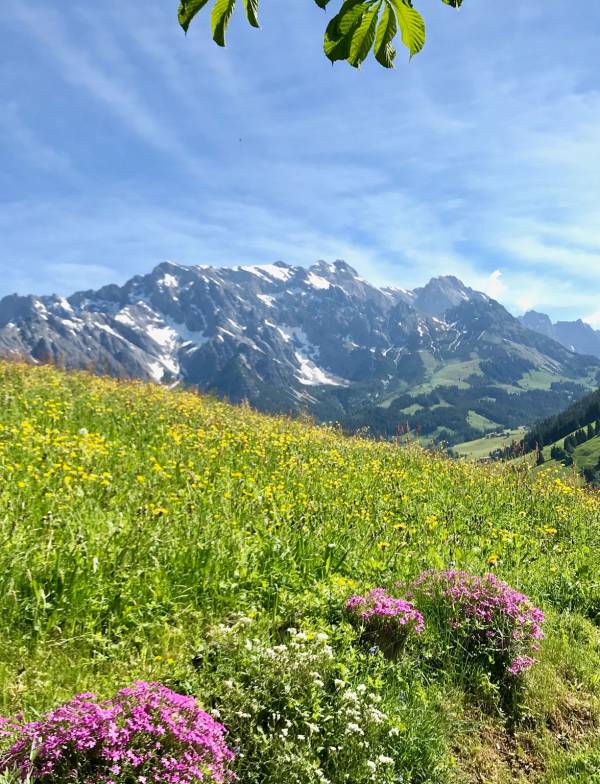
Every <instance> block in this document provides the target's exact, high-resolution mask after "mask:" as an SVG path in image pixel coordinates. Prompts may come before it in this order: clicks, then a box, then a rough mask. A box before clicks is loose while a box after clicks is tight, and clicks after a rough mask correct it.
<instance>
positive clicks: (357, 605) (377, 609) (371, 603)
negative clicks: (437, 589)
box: [346, 588, 425, 634]
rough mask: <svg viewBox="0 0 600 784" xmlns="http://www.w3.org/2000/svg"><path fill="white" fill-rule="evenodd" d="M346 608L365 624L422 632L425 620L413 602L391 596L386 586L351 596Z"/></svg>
mask: <svg viewBox="0 0 600 784" xmlns="http://www.w3.org/2000/svg"><path fill="white" fill-rule="evenodd" d="M346 609H347V610H348V611H349V612H350V613H351V614H352V615H353V616H354V617H355V618H358V619H360V620H361V621H362V622H363V623H364V624H365V626H371V627H381V626H385V627H388V628H390V629H392V628H394V629H397V630H400V631H404V632H408V631H411V630H412V631H414V632H416V633H417V634H421V632H422V631H423V629H424V628H425V621H424V620H423V616H422V615H421V613H420V612H419V611H418V610H417V609H415V607H414V605H413V604H412V603H411V602H408V601H406V600H405V599H396V598H395V597H394V596H390V595H389V594H388V593H387V591H386V590H385V588H373V589H372V590H370V591H369V592H368V593H367V595H366V596H351V597H350V598H349V599H348V601H347V602H346Z"/></svg>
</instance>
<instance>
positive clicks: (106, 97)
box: [0, 0, 600, 318]
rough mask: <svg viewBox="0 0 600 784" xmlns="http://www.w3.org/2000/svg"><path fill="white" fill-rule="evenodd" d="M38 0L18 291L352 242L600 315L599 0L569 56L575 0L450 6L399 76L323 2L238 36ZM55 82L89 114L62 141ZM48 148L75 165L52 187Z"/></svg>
mask: <svg viewBox="0 0 600 784" xmlns="http://www.w3.org/2000/svg"><path fill="white" fill-rule="evenodd" d="M167 5H168V4H167ZM34 6H35V4H23V3H20V2H17V0H6V9H5V10H4V14H5V17H4V18H5V20H6V19H7V20H8V22H7V24H8V25H10V32H11V33H14V32H15V30H17V31H18V32H17V35H18V36H20V38H19V42H18V49H17V48H16V47H15V50H14V52H13V54H12V61H13V62H14V63H19V71H18V73H16V72H15V71H14V69H13V70H12V71H11V73H10V77H11V78H9V75H8V74H7V75H6V77H5V78H4V79H3V78H2V71H1V70H0V100H3V101H4V104H5V105H12V106H13V107H14V108H13V110H12V111H13V114H12V115H11V114H10V113H9V114H7V115H5V120H4V125H3V124H2V122H1V121H0V133H2V132H3V131H2V129H4V135H5V138H6V139H7V141H8V146H9V148H10V149H9V153H8V154H9V155H11V156H12V153H13V152H14V153H15V154H18V156H20V158H19V159H20V160H21V161H22V162H23V164H22V169H23V178H22V183H19V184H20V185H21V186H22V187H21V188H20V189H19V190H18V196H15V197H13V198H10V199H9V200H8V203H7V204H5V209H4V210H3V213H2V214H0V232H1V234H0V236H1V239H0V242H1V243H2V245H3V252H2V255H0V270H2V271H3V272H5V271H6V274H4V276H3V281H2V284H1V285H2V286H3V287H6V286H8V285H9V284H10V285H12V286H18V287H19V288H22V287H24V286H26V285H30V284H31V283H33V285H37V288H39V287H44V288H45V289H46V288H48V287H50V286H51V285H52V284H53V283H54V285H55V286H59V285H60V286H62V285H63V283H62V282H61V281H65V283H64V285H68V278H69V275H65V276H62V277H61V274H60V268H57V267H53V266H52V265H56V264H59V265H74V266H73V267H72V268H73V269H75V266H77V265H79V266H77V269H78V270H85V269H86V268H87V269H89V279H90V281H92V280H93V281H94V284H93V285H96V284H98V285H99V284H100V283H101V282H109V279H114V280H123V279H125V278H126V277H128V276H129V275H131V274H133V273H137V272H142V271H145V270H147V269H149V268H150V267H151V266H152V265H153V264H154V263H156V262H158V261H160V260H162V259H164V258H166V257H171V258H177V259H178V260H180V261H182V262H184V263H213V264H237V263H242V262H260V261H264V262H267V261H272V260H274V259H276V258H282V259H284V260H287V261H290V262H293V263H304V264H308V263H311V262H312V261H314V260H315V259H316V258H319V257H324V258H329V259H332V258H337V257H345V258H347V260H348V261H349V262H350V263H352V264H354V266H356V267H357V268H359V270H360V271H361V273H362V274H363V275H364V276H365V277H368V278H370V279H373V280H374V281H375V282H377V283H397V284H399V285H404V286H415V285H420V284H422V283H423V282H424V281H425V280H426V279H427V278H428V277H429V276H431V275H435V274H456V275H458V276H459V277H461V278H463V279H464V280H465V282H466V283H468V284H469V285H472V286H475V287H477V288H479V289H482V290H485V291H487V292H488V293H489V294H490V295H491V296H494V297H496V298H498V299H500V300H501V301H503V302H505V303H506V304H507V305H508V306H509V307H510V308H511V309H512V310H514V311H515V312H521V311H522V310H523V309H526V308H527V307H536V308H538V309H545V310H548V311H550V312H551V313H552V314H553V315H555V316H556V317H573V316H576V315H581V314H586V313H588V314H595V313H596V311H597V299H598V292H599V291H600V264H599V263H598V261H599V259H600V228H599V226H600V220H599V218H600V214H599V213H600V208H599V207H598V200H597V183H598V182H599V181H600V156H599V155H598V153H597V146H598V145H597V139H598V138H600V84H599V82H598V77H597V74H598V67H599V66H600V55H599V54H598V52H597V46H596V40H595V36H594V35H593V30H594V29H597V26H598V24H599V23H600V10H599V9H597V8H596V7H595V5H593V4H589V5H587V6H586V7H585V8H581V9H579V14H578V16H577V17H576V18H575V19H574V20H573V25H574V28H573V31H572V34H573V36H574V37H576V39H577V41H578V46H577V48H576V49H571V50H569V51H566V50H565V48H564V46H563V36H564V31H563V24H562V22H563V14H564V8H563V3H562V0H545V2H544V3H541V2H539V1H538V0H532V2H531V3H528V4H527V6H526V7H525V6H524V5H523V3H522V2H520V0H506V9H507V10H506V14H503V15H501V16H499V15H498V14H494V13H490V10H489V9H488V8H487V7H484V6H481V5H476V4H474V5H472V6H471V5H467V6H465V7H464V8H463V9H462V11H461V13H460V14H456V13H452V12H451V11H450V9H447V8H444V7H442V4H432V5H430V6H429V7H428V9H427V17H428V24H429V33H430V36H429V38H430V40H429V45H428V47H427V48H426V50H425V51H424V52H423V53H422V55H420V56H419V58H415V59H414V60H413V61H412V62H411V63H410V64H407V63H401V64H399V67H398V69H397V70H396V72H394V73H386V72H383V71H382V70H381V69H380V68H379V67H378V66H375V65H373V64H367V65H366V66H365V67H364V68H363V69H362V70H361V71H360V72H358V73H357V72H355V71H354V70H352V69H350V68H347V67H345V66H336V67H335V68H331V67H330V66H329V65H328V64H327V63H326V61H325V60H324V58H322V56H321V53H320V44H319V36H320V33H321V32H322V26H323V22H324V18H323V16H322V14H319V13H318V9H316V8H313V7H312V6H313V4H310V3H306V4H296V5H294V6H293V8H291V9H288V10H283V9H281V8H279V7H273V8H272V9H271V8H267V9H265V13H266V14H267V17H266V19H265V25H264V29H263V30H261V31H260V32H258V33H256V32H254V31H249V30H247V27H246V26H245V25H244V24H243V23H242V21H241V19H236V21H235V22H234V26H233V29H232V34H231V36H230V38H231V41H232V46H231V48H229V49H227V50H225V51H223V50H220V49H218V48H217V47H214V46H213V45H212V44H211V43H209V40H208V37H207V31H206V24H205V22H206V19H202V20H200V21H199V23H198V24H197V25H195V26H194V27H193V29H192V31H191V32H190V34H189V35H188V37H187V38H185V37H184V36H183V35H182V33H181V31H180V30H178V29H177V25H176V21H175V18H174V14H173V11H172V8H171V7H170V6H169V7H168V8H167V7H166V5H165V4H164V3H163V2H161V0H147V2H146V3H145V11H144V15H143V16H142V17H140V14H139V10H138V9H137V8H136V7H134V6H131V5H128V4H125V5H123V3H122V2H117V0H106V2H105V3H103V4H102V5H101V6H100V7H94V8H93V9H91V7H90V5H89V4H88V3H87V2H83V0H73V2H72V3H71V4H70V5H69V10H68V12H67V11H66V10H64V9H61V8H59V7H58V6H56V5H55V6H53V7H51V8H49V7H48V6H39V7H34ZM289 14H291V15H292V22H293V24H292V23H291V22H290V17H289ZM11 20H12V21H11ZM291 30H293V35H292V34H291V32H290V31H291ZM457 41H460V46H457ZM9 43H10V41H9ZM28 53H29V56H28ZM30 61H31V62H33V65H31V64H30ZM32 69H33V70H32ZM34 76H37V77H39V78H38V80H37V81H36V79H34ZM38 81H39V82H41V84H40V85H39V86H38V84H37V82H38ZM11 90H12V91H13V92H12V94H11ZM28 90H29V91H31V90H33V92H31V98H30V101H29V102H28V103H27V105H26V109H27V111H24V109H23V100H24V99H23V97H22V96H25V95H29V94H30V93H28ZM52 90H55V91H56V96H55V97H54V96H49V93H51V91H52ZM36 91H37V92H36ZM35 101H37V102H38V103H39V104H40V105H44V106H47V107H49V108H50V109H51V108H52V106H53V105H54V103H56V105H57V106H58V105H60V106H61V107H62V108H63V110H64V111H65V112H66V117H65V118H64V119H65V122H63V123H62V124H60V126H59V128H60V130H61V131H62V133H63V137H62V138H61V144H60V145H57V144H56V143H55V142H54V141H51V139H54V138H56V136H57V133H58V130H57V128H56V127H55V128H53V135H52V134H50V133H49V132H48V133H47V128H48V125H49V120H44V118H43V117H41V116H40V114H39V113H38V114H37V115H36V114H35V113H34V112H33V111H32V108H31V107H32V106H33V102H35ZM50 115H51V112H50V113H49V116H50ZM6 117H8V119H6ZM66 120H68V122H67V121H66ZM19 121H22V122H23V123H24V129H23V134H21V138H19V131H18V122H19ZM27 133H29V134H30V137H29V141H30V143H29V142H24V140H25V139H27ZM82 139H84V140H88V139H89V145H88V146H86V145H85V144H83V143H82ZM36 141H37V142H38V144H37V145H36V144H35V142H36ZM28 147H31V148H36V152H35V154H33V155H31V156H30V157H29V158H27V155H26V154H25V148H28ZM61 166H62V167H63V168H62V169H61ZM44 167H45V170H46V171H47V172H50V171H52V173H53V174H55V176H56V182H55V183H50V184H49V183H47V182H46V183H45V185H44V188H43V189H39V190H36V191H35V192H31V190H28V189H27V182H28V179H27V178H28V177H30V181H31V183H35V180H34V173H35V171H36V170H42V169H44ZM69 167H75V168H76V169H77V173H78V175H79V177H80V179H79V180H78V181H77V182H76V183H73V182H69V177H68V168H69ZM32 229H33V230H32ZM15 261H16V262H18V263H19V264H20V265H21V267H22V269H23V270H26V269H27V268H30V269H32V270H37V271H40V274H39V275H37V274H36V275H33V276H32V275H28V274H26V272H23V273H22V274H20V273H19V272H18V270H17V271H15V270H14V269H12V268H11V267H14V264H15ZM2 265H3V266H2ZM19 274H20V277H19ZM78 275H79V280H81V278H82V277H83V278H85V273H81V274H80V273H79V272H78ZM78 285H79V284H78ZM90 285H92V284H90ZM590 318H592V316H590Z"/></svg>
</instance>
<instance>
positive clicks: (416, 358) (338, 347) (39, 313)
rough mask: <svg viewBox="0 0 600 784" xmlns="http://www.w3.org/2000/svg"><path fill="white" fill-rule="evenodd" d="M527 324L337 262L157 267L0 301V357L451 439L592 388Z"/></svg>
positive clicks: (462, 291) (484, 304) (549, 338)
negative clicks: (376, 279) (88, 287)
mask: <svg viewBox="0 0 600 784" xmlns="http://www.w3.org/2000/svg"><path fill="white" fill-rule="evenodd" d="M532 324H533V321H532V316H531V314H528V315H527V317H525V318H524V319H523V320H522V321H520V320H519V319H516V318H514V317H513V316H512V315H511V314H510V313H508V311H507V310H506V309H505V308H504V307H503V306H502V305H500V304H499V303H498V302H496V301H495V300H493V299H491V298H489V297H488V296H486V295H485V294H483V293H481V292H477V291H474V290H473V289H471V288H469V287H467V286H465V285H464V284H463V283H462V282H461V281H460V280H458V279H457V278H455V277H452V276H446V277H439V278H433V279H432V280H431V281H430V282H429V283H428V284H427V285H426V286H423V287H421V288H417V289H414V290H412V291H409V290H406V289H401V288H394V287H377V286H374V285H372V284H370V283H369V282H368V281H366V280H364V279H363V278H361V277H360V276H359V275H358V274H357V272H356V271H355V270H354V269H353V268H352V267H351V266H350V265H348V264H347V263H346V262H344V261H336V262H334V263H333V264H329V263H326V262H324V261H320V262H318V263H316V264H314V265H312V266H311V267H308V268H305V267H293V266H290V265H288V264H285V263H283V262H276V263H275V264H272V265H263V266H242V267H235V268H223V267H206V266H192V267H186V266H181V265H179V264H175V263H172V262H165V263H163V264H160V265H158V266H157V267H156V268H155V269H154V270H153V271H152V272H150V273H149V274H147V275H138V276H136V277H134V278H132V279H131V280H129V281H128V282H127V283H125V284H124V285H123V286H118V285H109V286H105V287H103V288H100V289H98V290H96V291H82V292H78V293H75V294H73V295H72V296H70V297H67V298H64V297H58V296H40V297H37V296H18V295H16V294H15V295H11V296H7V297H5V298H4V299H2V300H0V353H1V354H2V355H4V356H18V357H22V358H28V359H29V360H31V361H34V362H44V361H52V362H56V363H58V364H61V365H64V366H65V367H69V368H91V369H95V370H96V371H98V372H102V373H107V374H110V375H114V376H118V377H124V378H131V377H134V378H142V379H146V380H151V381H155V382H159V383H164V384H168V385H172V386H176V385H179V384H182V385H186V386H192V387H196V388H198V389H200V390H202V391H209V392H213V393H215V394H217V395H219V396H221V397H226V398H228V399H230V400H232V401H242V400H247V401H248V402H249V403H250V404H252V405H253V406H254V407H256V408H258V409H260V410H263V411H273V412H284V413H297V412H301V411H306V412H308V413H310V414H311V415H313V416H314V417H315V418H316V419H318V420H319V421H336V422H339V423H340V424H341V425H342V426H343V427H344V428H346V429H348V430H350V431H356V430H360V429H362V428H368V429H369V431H370V432H371V433H373V434H375V435H381V436H390V435H393V434H395V433H397V432H398V431H399V428H402V429H405V428H406V427H408V428H410V429H411V430H413V431H415V430H416V431H418V432H419V433H420V434H422V435H423V436H428V437H429V436H430V437H432V438H434V439H437V440H447V441H449V442H450V443H452V442H456V441H459V440H466V439H467V438H471V437H476V436H477V435H479V434H481V433H482V432H487V431H490V430H494V429H498V428H505V427H514V426H518V425H527V424H530V423H531V422H533V421H535V420H537V419H539V418H540V417H542V416H548V415H551V414H554V413H556V412H557V411H559V410H561V409H562V408H564V407H566V406H567V405H569V404H570V403H571V402H572V401H573V400H575V399H577V398H578V397H581V396H583V395H584V394H585V393H586V392H588V391H589V390H592V389H595V388H596V387H597V386H598V385H599V384H600V360H599V359H598V358H596V357H593V356H584V355H581V354H578V353H576V352H575V351H573V350H571V348H570V347H565V346H564V345H563V344H562V341H559V340H557V339H556V336H554V335H552V334H550V335H549V334H544V333H543V331H542V330H540V329H539V328H537V326H536V328H534V329H532V328H531V326H532ZM561 334H562V333H561Z"/></svg>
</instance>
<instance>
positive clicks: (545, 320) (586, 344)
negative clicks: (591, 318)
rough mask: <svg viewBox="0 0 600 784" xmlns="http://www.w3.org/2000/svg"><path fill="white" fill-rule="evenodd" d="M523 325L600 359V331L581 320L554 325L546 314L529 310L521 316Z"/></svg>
mask: <svg viewBox="0 0 600 784" xmlns="http://www.w3.org/2000/svg"><path fill="white" fill-rule="evenodd" d="M521 323H522V324H524V325H525V326H526V327H528V328H529V329H533V330H535V331H536V332H539V333H540V334H541V335H546V336H547V337H549V338H552V339H553V340H556V341H558V342H559V343H560V344H562V345H563V346H565V348H568V349H570V350H571V351H576V352H577V353H578V354H591V355H592V356H594V357H599V358H600V330H597V329H594V328H593V327H591V326H590V325H589V324H586V323H585V321H582V320H581V319H577V321H557V322H556V323H554V324H553V323H552V321H551V319H550V316H547V315H546V314H545V313H538V312H537V311H535V310H529V311H528V312H527V313H525V315H524V316H521Z"/></svg>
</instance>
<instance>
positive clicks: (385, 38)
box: [179, 0, 463, 68]
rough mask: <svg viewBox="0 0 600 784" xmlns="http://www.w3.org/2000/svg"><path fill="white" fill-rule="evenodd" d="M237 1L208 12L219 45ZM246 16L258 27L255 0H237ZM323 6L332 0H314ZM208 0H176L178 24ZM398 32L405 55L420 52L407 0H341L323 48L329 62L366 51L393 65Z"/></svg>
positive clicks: (357, 61)
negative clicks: (178, 2) (405, 51)
mask: <svg viewBox="0 0 600 784" xmlns="http://www.w3.org/2000/svg"><path fill="white" fill-rule="evenodd" d="M236 2H237V0H214V4H213V6H212V11H211V28H212V37H213V39H214V41H215V43H217V44H218V45H219V46H225V35H226V32H227V27H228V25H229V22H230V21H231V17H232V16H233V12H234V10H235V6H236ZM240 2H242V3H243V5H244V11H245V14H246V19H247V20H248V23H249V24H250V25H251V26H252V27H259V21H258V4H259V0H240ZM314 2H315V3H316V4H317V5H318V6H319V7H320V8H322V9H323V10H327V9H328V7H329V6H330V5H332V0H314ZM442 2H443V3H444V4H445V5H449V6H452V7H453V8H459V7H460V5H462V2H463V0H442ZM207 5H209V0H180V4H179V23H180V24H181V26H182V27H183V29H184V30H185V31H186V32H187V30H188V28H189V26H190V24H191V22H192V20H193V19H194V17H195V16H196V14H197V13H198V12H199V11H201V10H202V9H203V8H204V7H205V6H207ZM398 36H399V37H400V40H401V41H402V43H403V44H404V45H405V46H406V48H407V49H408V51H409V52H410V56H411V57H412V56H413V55H415V54H417V52H420V51H421V49H422V48H423V46H424V44H425V22H424V21H423V17H422V16H421V14H420V13H419V11H417V9H416V8H414V7H413V2H412V0H344V1H343V2H342V5H341V7H340V8H339V10H338V11H337V13H336V14H335V15H334V16H333V17H332V18H331V19H330V21H329V23H328V25H327V28H326V30H325V37H324V43H323V48H324V51H325V54H326V55H327V57H328V58H329V59H330V60H331V61H332V62H335V61H336V60H346V62H348V63H350V65H352V66H354V67H355V68H359V67H360V65H361V64H362V63H363V62H364V61H365V60H366V58H367V57H368V55H369V53H370V52H373V54H374V55H375V58H376V59H377V61H378V62H379V63H380V64H381V65H382V66H383V67H384V68H393V66H394V60H395V58H396V45H395V42H396V40H397V38H398Z"/></svg>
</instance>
